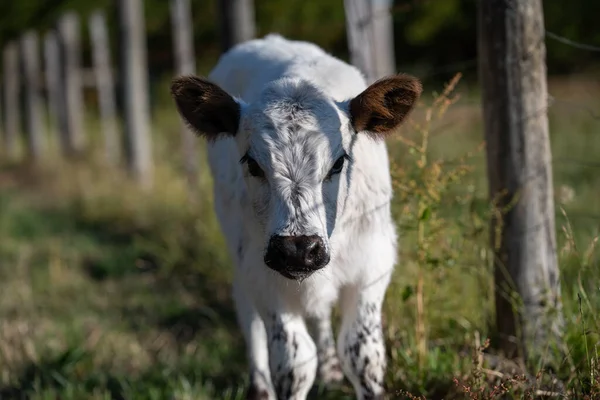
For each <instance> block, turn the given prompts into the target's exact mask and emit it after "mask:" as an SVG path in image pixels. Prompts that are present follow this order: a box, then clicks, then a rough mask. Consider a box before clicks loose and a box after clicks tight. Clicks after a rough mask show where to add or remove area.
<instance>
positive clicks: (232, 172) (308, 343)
mask: <svg viewBox="0 0 600 400" xmlns="http://www.w3.org/2000/svg"><path fill="white" fill-rule="evenodd" d="M172 94H173V96H174V99H175V101H176V103H177V106H178V109H179V112H180V114H181V115H182V117H183V119H184V120H185V121H186V122H187V123H188V124H189V125H190V127H191V128H192V129H194V130H195V131H196V132H197V133H198V134H200V135H202V136H203V137H205V138H206V139H208V157H209V162H210V167H211V171H212V174H213V177H214V195H215V204H216V213H217V215H218V218H219V221H220V224H221V228H222V231H223V233H224V235H225V237H226V239H227V244H228V247H229V251H230V253H231V256H232V258H233V259H234V260H235V264H236V270H235V281H234V284H233V294H234V298H235V303H236V308H237V315H238V321H239V324H240V326H241V328H242V330H243V333H244V337H245V340H246V345H247V351H248V359H249V364H250V379H251V387H250V390H249V391H248V398H261V399H263V398H264V399H270V398H277V399H304V398H305V397H306V395H307V393H308V391H309V389H310V388H311V386H312V384H313V382H314V379H315V375H316V374H317V369H318V372H319V377H320V378H321V379H322V380H324V381H326V382H327V381H333V380H339V379H342V378H343V375H342V370H343V372H344V373H345V375H346V376H347V377H348V378H349V380H350V381H351V382H352V384H353V386H354V388H355V390H356V393H357V397H358V398H360V399H372V398H379V397H381V396H382V395H383V392H384V386H383V378H384V372H385V365H386V358H385V348H384V342H383V336H382V330H381V305H382V301H383V297H384V293H385V291H386V288H387V286H388V283H389V280H390V275H391V273H392V270H393V268H394V264H395V262H396V231H395V228H394V224H393V221H392V218H391V215H390V198H391V196H392V186H391V179H390V173H389V165H388V158H387V151H386V146H385V143H384V141H383V140H382V139H383V137H385V136H386V135H388V134H390V133H392V132H393V131H394V130H395V129H396V128H397V127H398V126H399V125H400V124H401V123H402V121H403V120H404V118H405V117H406V115H407V114H408V113H409V112H410V111H411V109H412V108H413V106H414V104H415V102H416V100H417V99H418V97H419V96H420V94H421V85H420V83H419V82H418V81H417V80H416V79H415V78H413V77H410V76H407V75H396V76H392V77H389V78H386V79H382V80H380V81H378V82H376V83H374V84H372V85H371V86H369V87H367V85H366V84H365V80H364V78H363V76H362V75H361V74H360V72H359V71H358V70H357V69H356V68H354V67H352V66H350V65H348V64H346V63H344V62H342V61H341V60H338V59H336V58H334V57H332V56H330V55H328V54H327V53H325V52H324V51H323V50H321V49H320V48H318V47H317V46H315V45H313V44H310V43H305V42H299V41H290V40H287V39H284V38H283V37H281V36H279V35H268V36H266V37H265V38H264V39H258V40H252V41H249V42H246V43H243V44H240V45H238V46H236V47H235V48H233V49H232V50H230V51H229V52H228V53H226V54H224V55H223V56H222V57H221V59H220V60H219V63H218V64H217V66H216V67H215V69H214V70H213V71H212V73H211V74H210V76H209V78H208V80H207V79H203V78H199V77H193V76H188V77H180V78H177V79H175V80H174V81H173V85H172ZM338 299H339V302H340V307H341V311H342V315H343V318H342V325H341V330H340V334H339V336H338V340H337V355H336V349H335V341H334V337H333V331H332V328H331V322H330V315H331V308H332V306H333V304H334V302H336V301H337V300H338ZM305 319H306V320H308V321H311V322H313V323H312V324H311V325H312V327H313V328H314V332H313V334H312V335H309V333H308V330H307V327H306V324H305ZM311 336H312V337H311ZM313 338H314V341H313ZM315 342H316V343H315ZM338 357H339V359H338ZM339 360H341V369H340V361H339Z"/></svg>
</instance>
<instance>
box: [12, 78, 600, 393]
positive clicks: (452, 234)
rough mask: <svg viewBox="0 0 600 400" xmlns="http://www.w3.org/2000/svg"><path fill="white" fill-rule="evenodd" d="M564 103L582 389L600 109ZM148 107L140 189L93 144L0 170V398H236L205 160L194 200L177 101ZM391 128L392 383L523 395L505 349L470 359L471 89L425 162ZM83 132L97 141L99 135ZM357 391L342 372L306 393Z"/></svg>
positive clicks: (573, 352) (481, 339)
mask: <svg viewBox="0 0 600 400" xmlns="http://www.w3.org/2000/svg"><path fill="white" fill-rule="evenodd" d="M589 85H590V83H589V82H584V83H583V84H581V83H577V82H573V83H570V82H568V81H561V82H556V83H553V85H551V86H550V89H551V93H552V94H553V95H555V96H556V97H557V98H560V99H563V100H564V101H568V102H571V103H572V102H575V103H577V104H579V105H582V104H583V105H585V107H588V108H590V109H597V108H598V105H599V104H598V101H597V99H595V98H594V97H593V96H592V95H591V94H590V93H594V90H592V89H586V88H587V87H588V86H589ZM596 86H597V85H596ZM582 88H584V89H582ZM461 90H462V91H464V89H459V90H458V91H459V92H461ZM587 90H589V92H588V91H587ZM595 93H597V90H596V91H595ZM429 102H430V99H427V98H426V99H424V103H429ZM571 103H569V104H571ZM561 104H567V103H566V102H565V103H560V102H556V103H555V105H554V106H553V107H552V108H551V110H550V122H551V132H552V145H553V153H554V158H555V162H554V174H555V187H556V189H557V196H556V209H557V238H558V244H559V248H558V250H559V258H560V266H561V274H562V290H563V302H564V313H565V319H566V333H565V343H566V344H565V345H566V348H565V350H567V351H566V354H567V356H566V357H564V358H562V359H561V360H559V365H558V369H557V371H556V375H557V376H558V377H559V378H560V379H561V380H562V381H564V382H565V384H566V385H567V387H568V388H569V390H572V391H573V393H574V396H575V397H582V395H583V394H584V393H592V390H593V388H595V390H598V388H599V387H600V382H598V381H597V380H598V373H600V371H598V364H597V363H598V361H599V359H598V348H597V344H598V341H599V340H600V336H599V332H600V331H599V329H600V317H598V315H600V312H599V310H600V288H599V287H598V286H599V285H598V282H600V268H598V267H599V265H598V264H599V261H598V256H597V253H594V252H593V251H592V250H589V249H590V248H591V247H590V246H591V244H592V243H593V241H594V238H596V237H597V236H598V231H599V225H600V202H599V201H598V198H600V167H599V166H598V165H594V163H596V164H597V161H596V160H597V156H598V154H600V137H599V136H598V134H597V132H598V131H599V130H600V120H598V119H594V118H593V117H592V116H591V115H590V114H589V112H586V111H585V110H583V108H582V107H580V106H578V107H567V106H563V105H561ZM594 107H595V108H594ZM424 109H425V106H424V105H423V106H421V107H420V109H419V110H418V111H417V112H416V113H415V115H414V118H413V119H414V120H415V121H417V122H418V121H422V117H423V114H424V111H423V110H424ZM159 111H160V112H159V113H158V114H157V115H156V116H155V124H154V127H155V136H156V141H155V146H156V149H155V154H156V160H157V170H156V184H155V187H154V189H153V190H152V191H150V192H143V191H140V190H137V189H136V188H135V187H134V186H133V185H132V184H131V183H130V182H129V181H128V180H127V177H126V176H123V174H121V173H120V172H118V171H112V170H111V169H110V168H109V167H106V166H103V165H102V164H101V163H100V162H99V161H98V156H97V155H95V154H93V155H90V156H89V157H88V158H87V160H86V161H85V162H83V161H80V162H78V163H75V164H65V163H61V162H59V161H57V160H56V159H55V157H50V159H48V160H47V161H46V162H45V165H44V167H43V168H38V169H35V168H31V167H27V166H24V165H15V164H4V165H3V166H2V168H1V169H0V399H13V398H14V399H20V398H31V399H59V398H60V399H171V398H177V399H240V398H242V397H243V392H244V389H245V385H246V383H247V376H246V374H247V372H246V369H245V356H244V346H243V342H242V339H241V335H240V333H239V331H238V328H237V325H236V322H235V315H234V312H233V304H232V301H231V299H230V295H229V290H230V289H229V281H230V277H231V264H230V262H229V259H228V257H227V255H226V254H225V250H224V242H223V238H222V236H221V234H220V232H219V230H218V225H217V223H216V220H215V217H214V215H213V212H212V197H211V194H210V177H209V176H208V173H207V170H206V166H205V165H204V163H201V164H202V166H203V173H202V175H201V177H200V188H201V193H202V196H201V201H199V202H198V203H197V204H195V205H193V204H191V203H190V202H189V201H188V198H187V192H186V188H185V182H184V179H183V173H182V168H181V160H179V159H177V158H176V157H174V156H173V155H174V154H178V151H179V147H178V145H179V142H178V137H179V136H178V135H179V125H178V119H177V116H176V115H175V113H174V110H173V108H172V106H170V105H169V106H164V107H163V108H161V109H160V110H159ZM96 131H97V126H96V125H95V123H93V122H90V132H92V134H94V135H96V133H97V132H96ZM401 135H402V137H403V138H404V139H405V141H404V143H402V142H399V141H394V140H391V141H390V154H391V155H392V158H393V162H394V178H395V180H396V182H397V184H398V185H397V189H396V197H395V200H394V207H393V209H394V215H395V216H396V218H397V221H398V224H399V226H400V229H401V250H400V251H401V254H400V262H399V264H398V267H397V271H396V273H395V275H394V279H393V282H392V284H391V286H390V288H389V291H388V294H387V297H386V304H385V308H384V312H385V316H384V319H385V322H384V326H385V333H386V338H387V344H388V357H389V364H390V366H389V371H388V376H387V385H388V387H389V388H390V393H391V394H392V396H391V397H392V398H403V397H409V395H408V394H406V393H411V394H412V395H414V396H425V397H426V398H427V399H438V398H465V397H468V395H466V394H464V393H463V389H461V388H462V387H463V385H466V386H468V387H470V388H471V389H472V390H474V391H475V390H477V389H478V388H480V387H484V388H486V390H488V392H487V394H483V393H479V394H477V396H478V397H473V398H494V397H493V396H494V395H493V394H492V393H491V392H492V391H493V387H494V385H500V384H504V385H505V386H510V385H512V389H510V393H512V394H513V396H514V397H520V396H523V397H526V396H527V393H526V385H524V384H523V382H522V379H521V378H514V377H513V374H512V372H511V367H512V364H509V363H508V362H504V361H503V365H502V366H492V365H491V364H490V362H491V361H490V360H491V358H489V357H488V356H485V357H483V359H484V365H483V367H484V368H483V369H481V368H480V367H481V366H480V365H478V364H477V363H476V362H474V361H473V357H474V356H475V358H477V356H478V355H481V353H480V352H478V351H476V348H477V347H481V346H484V343H485V339H486V338H487V337H489V336H490V334H491V332H490V328H489V326H490V324H491V322H492V321H493V320H494V316H493V315H494V314H493V299H492V293H493V282H492V280H491V270H490V255H489V250H488V247H487V238H488V233H487V216H488V212H489V206H488V203H487V186H486V182H485V163H484V153H483V152H482V150H481V149H480V144H481V142H482V141H483V135H482V132H481V117H480V111H479V108H478V106H477V98H476V97H473V96H466V97H465V98H463V99H460V100H459V101H458V102H456V103H455V104H453V105H452V106H451V107H450V108H449V110H448V112H447V114H446V115H445V116H444V117H443V118H442V119H440V120H437V119H436V120H434V122H433V124H432V127H431V130H430V134H429V143H428V146H427V151H426V155H427V157H426V164H425V165H423V164H419V162H420V160H421V154H419V153H418V151H417V152H415V150H414V149H413V150H412V151H411V150H410V146H407V145H406V144H405V143H406V142H407V141H413V142H414V143H415V144H420V143H421V142H420V141H421V139H422V137H421V136H420V135H419V132H418V130H417V129H415V128H414V127H411V126H407V127H406V128H404V129H403V130H402V132H401ZM94 143H97V144H98V147H100V146H99V143H98V138H97V136H94ZM200 147H202V146H201V145H200ZM100 148H101V147H100ZM200 150H201V151H200V154H204V153H203V149H202V148H201V149H200ZM468 152H471V153H472V156H470V157H468V158H466V159H465V160H464V162H461V161H460V160H459V158H460V157H462V156H464V155H465V154H466V153H468ZM573 160H575V161H573ZM467 167H468V168H467ZM446 178H448V179H447V180H446ZM449 178H456V180H452V179H449ZM411 181H412V186H411ZM569 193H571V194H569ZM561 208H564V210H565V214H563V212H562V211H561ZM419 232H421V233H419ZM419 281H421V282H422V287H419ZM419 298H422V300H423V303H424V304H423V308H422V309H421V310H420V311H417V304H416V303H417V300H418V299H419ZM594 363H596V364H595V365H594ZM516 370H518V369H516ZM542 378H543V377H541V376H540V377H539V379H538V380H537V381H538V382H537V383H539V385H538V386H539V388H541V387H542V381H543V379H542ZM455 379H456V381H455ZM594 380H596V382H594ZM533 381H534V383H536V379H535V377H534V378H533ZM536 388H537V386H536ZM401 391H406V392H403V393H405V394H401ZM394 393H395V396H394ZM596 393H597V392H596ZM486 396H488V397H486ZM352 397H353V396H352V391H351V390H350V387H349V385H348V384H344V385H342V386H341V387H339V388H336V389H335V390H325V388H322V387H315V388H314V390H313V393H312V398H319V399H321V398H324V399H338V398H352Z"/></svg>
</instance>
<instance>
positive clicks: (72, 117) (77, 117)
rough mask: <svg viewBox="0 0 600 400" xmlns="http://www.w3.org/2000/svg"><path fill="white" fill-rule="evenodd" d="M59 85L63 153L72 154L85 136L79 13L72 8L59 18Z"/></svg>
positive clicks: (80, 146) (83, 144)
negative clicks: (61, 93)
mask: <svg viewBox="0 0 600 400" xmlns="http://www.w3.org/2000/svg"><path fill="white" fill-rule="evenodd" d="M58 32H59V45H60V46H59V47H60V61H61V63H60V65H61V85H62V90H61V91H62V92H63V93H64V96H65V98H64V100H65V101H64V102H61V103H59V104H58V106H59V107H63V108H64V110H62V111H61V112H60V113H59V116H61V117H62V118H65V120H64V121H63V123H62V124H61V125H62V126H63V127H64V128H63V129H64V131H63V135H65V140H64V143H65V144H66V148H64V150H65V152H66V155H67V156H69V157H72V156H74V155H76V154H77V153H80V152H81V151H82V150H83V149H84V147H85V145H86V140H85V139H86V138H85V132H84V131H83V114H84V107H83V96H82V85H81V40H80V25H79V17H78V16H77V14H75V13H73V12H68V13H66V14H64V15H63V16H62V17H61V18H60V21H59V22H58Z"/></svg>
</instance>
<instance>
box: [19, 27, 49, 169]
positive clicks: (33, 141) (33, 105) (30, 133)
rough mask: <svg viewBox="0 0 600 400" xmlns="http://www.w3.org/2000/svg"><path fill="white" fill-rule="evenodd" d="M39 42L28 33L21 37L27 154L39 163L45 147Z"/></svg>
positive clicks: (35, 35)
mask: <svg viewBox="0 0 600 400" xmlns="http://www.w3.org/2000/svg"><path fill="white" fill-rule="evenodd" d="M39 51H40V49H39V40H38V36H37V33H36V32H34V31H28V32H26V33H25V34H24V35H23V36H22V37H21V55H22V59H23V71H24V75H23V76H24V82H23V83H24V88H25V135H26V143H27V152H28V155H29V157H30V159H31V160H32V161H33V162H36V161H39V159H40V158H41V156H42V154H41V153H42V146H43V143H42V142H43V129H44V128H43V117H42V97H41V92H40V88H41V80H40V73H41V71H40V58H39Z"/></svg>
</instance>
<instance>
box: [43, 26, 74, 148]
mask: <svg viewBox="0 0 600 400" xmlns="http://www.w3.org/2000/svg"><path fill="white" fill-rule="evenodd" d="M60 69H61V68H60V48H59V44H58V37H57V35H56V32H55V31H49V32H48V33H46V35H45V36H44V72H45V79H46V85H45V86H46V96H47V102H48V113H49V115H50V118H49V119H50V127H51V128H50V130H51V131H53V132H52V134H51V135H50V137H51V138H52V139H51V143H52V144H53V145H54V144H56V143H60V147H61V148H62V149H63V153H65V154H66V153H68V151H67V150H66V149H68V147H69V146H68V141H67V136H66V133H65V132H66V129H67V128H66V116H61V115H60V113H61V112H63V111H64V110H65V107H61V106H60V104H64V102H65V100H64V93H63V91H62V85H61V77H60V75H61V72H60Z"/></svg>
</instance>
